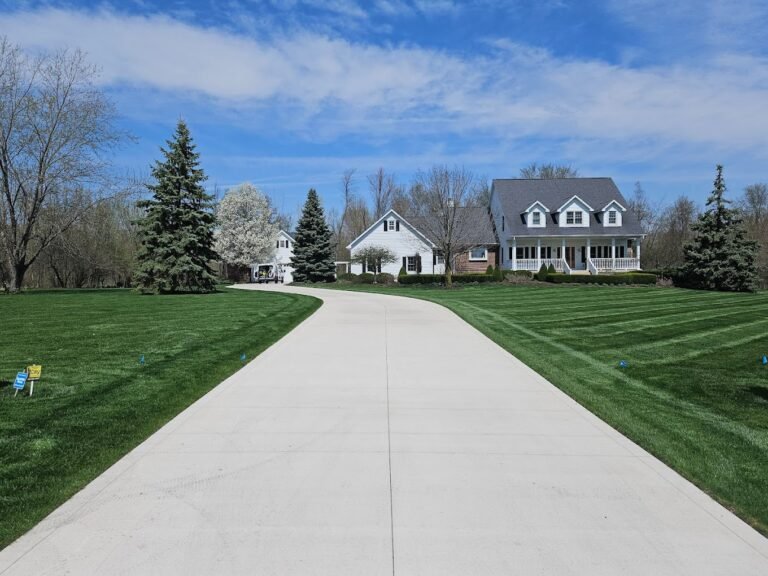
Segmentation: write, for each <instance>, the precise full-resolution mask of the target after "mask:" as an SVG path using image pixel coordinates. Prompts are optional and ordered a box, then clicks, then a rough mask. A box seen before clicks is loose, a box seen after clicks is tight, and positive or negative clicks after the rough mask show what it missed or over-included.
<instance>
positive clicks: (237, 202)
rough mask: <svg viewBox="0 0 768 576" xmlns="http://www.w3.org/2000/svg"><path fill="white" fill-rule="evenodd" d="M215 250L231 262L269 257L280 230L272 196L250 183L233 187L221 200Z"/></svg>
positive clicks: (244, 263) (250, 262)
mask: <svg viewBox="0 0 768 576" xmlns="http://www.w3.org/2000/svg"><path fill="white" fill-rule="evenodd" d="M216 216H217V219H218V224H219V231H218V234H217V235H216V251H217V252H218V253H219V256H221V258H222V260H224V261H225V262H227V263H229V264H240V265H242V266H248V265H250V264H253V263H255V262H259V261H260V260H261V261H263V260H267V259H269V258H270V257H271V255H272V252H273V251H274V249H275V239H276V238H277V235H278V233H279V232H280V230H279V229H278V225H277V223H276V222H275V211H274V210H273V209H272V205H271V203H270V201H269V198H268V197H267V196H266V195H265V194H264V193H263V192H262V191H261V190H259V189H258V188H256V186H254V185H253V184H250V183H247V182H246V183H245V184H240V185H238V186H235V187H234V188H230V189H229V190H228V191H227V193H226V194H225V195H224V198H222V199H221V202H219V208H218V211H217V214H216Z"/></svg>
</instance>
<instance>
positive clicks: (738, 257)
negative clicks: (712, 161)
mask: <svg viewBox="0 0 768 576" xmlns="http://www.w3.org/2000/svg"><path fill="white" fill-rule="evenodd" d="M714 186H715V187H714V190H713V191H712V194H710V196H709V198H708V199H707V208H706V210H705V211H704V213H703V214H702V215H701V216H700V217H699V221H698V222H696V223H694V224H693V225H692V226H691V229H692V230H693V233H694V238H693V241H692V242H691V243H690V244H688V245H686V246H685V263H684V264H683V267H682V273H683V277H684V279H685V282H686V284H687V285H689V286H690V287H691V288H699V289H703V290H723V291H730V292H753V291H755V290H756V289H757V282H758V276H757V266H756V261H757V243H756V242H754V241H752V240H747V238H746V231H745V228H744V223H743V221H742V218H741V216H740V214H739V212H738V210H734V209H733V208H729V207H728V204H730V201H728V200H726V199H725V198H724V195H725V190H726V187H725V181H724V180H723V167H722V166H720V165H718V166H717V176H716V177H715V183H714Z"/></svg>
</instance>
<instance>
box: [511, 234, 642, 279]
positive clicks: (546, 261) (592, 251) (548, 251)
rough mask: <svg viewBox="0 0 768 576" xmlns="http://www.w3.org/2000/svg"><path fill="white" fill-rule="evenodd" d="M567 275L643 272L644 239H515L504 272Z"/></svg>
mask: <svg viewBox="0 0 768 576" xmlns="http://www.w3.org/2000/svg"><path fill="white" fill-rule="evenodd" d="M550 265H551V266H552V267H554V269H555V270H556V271H557V272H560V273H563V274H578V273H582V274H614V273H619V272H632V271H636V270H640V238H639V237H635V238H625V237H611V238H592V237H585V238H570V237H569V238H536V239H528V238H512V239H511V246H509V254H508V258H507V261H506V262H504V266H503V267H504V268H506V269H508V270H528V271H530V272H538V271H539V270H540V269H541V267H542V266H547V267H549V266H550Z"/></svg>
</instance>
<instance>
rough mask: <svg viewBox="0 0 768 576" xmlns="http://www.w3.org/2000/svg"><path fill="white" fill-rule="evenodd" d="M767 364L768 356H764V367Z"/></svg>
mask: <svg viewBox="0 0 768 576" xmlns="http://www.w3.org/2000/svg"><path fill="white" fill-rule="evenodd" d="M766 364H768V356H766V355H765V354H763V366H765V365H766Z"/></svg>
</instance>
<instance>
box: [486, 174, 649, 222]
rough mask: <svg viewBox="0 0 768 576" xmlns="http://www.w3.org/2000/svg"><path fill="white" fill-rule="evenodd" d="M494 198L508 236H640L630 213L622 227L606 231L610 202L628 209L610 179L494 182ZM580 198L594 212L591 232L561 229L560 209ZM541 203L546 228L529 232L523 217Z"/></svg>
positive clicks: (591, 219)
mask: <svg viewBox="0 0 768 576" xmlns="http://www.w3.org/2000/svg"><path fill="white" fill-rule="evenodd" d="M493 195H494V196H495V197H497V198H498V200H499V203H500V205H501V210H502V213H503V214H504V216H505V227H504V228H505V230H504V232H501V230H499V234H504V235H505V236H584V235H585V234H587V230H589V232H588V233H589V234H591V235H603V234H605V235H635V234H636V235H639V234H642V229H641V227H640V223H639V222H638V221H637V218H635V215H634V214H633V213H632V212H631V211H630V210H627V211H626V212H624V213H623V215H622V225H621V226H618V227H611V228H604V227H603V223H602V220H600V219H601V218H602V214H601V213H600V212H599V211H600V210H602V209H603V208H604V207H605V206H606V205H607V204H608V203H609V202H610V201H611V200H616V201H617V202H619V203H620V204H621V205H622V206H624V207H625V208H628V203H627V201H626V200H625V199H624V196H622V194H621V192H620V191H619V189H618V188H617V187H616V184H614V182H613V180H612V179H611V178H556V179H548V180H543V179H523V178H519V179H517V178H515V179H505V180H494V181H493ZM573 196H578V197H579V198H581V199H582V200H583V201H584V202H586V203H587V204H589V205H590V206H591V207H592V209H593V210H595V212H592V214H590V219H589V228H560V227H558V225H557V218H558V216H559V215H558V214H557V213H556V210H557V209H558V208H560V206H562V205H563V204H564V203H565V202H566V201H568V200H569V199H570V198H571V197H573ZM536 200H538V201H539V202H541V203H542V204H544V205H545V206H546V207H547V208H548V209H549V211H550V212H549V214H547V226H546V227H545V228H529V227H528V226H526V224H525V219H524V218H523V216H522V213H523V212H524V211H525V210H526V209H527V208H528V207H529V206H530V205H531V204H533V203H534V202H536Z"/></svg>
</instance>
